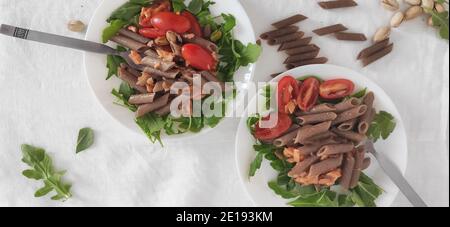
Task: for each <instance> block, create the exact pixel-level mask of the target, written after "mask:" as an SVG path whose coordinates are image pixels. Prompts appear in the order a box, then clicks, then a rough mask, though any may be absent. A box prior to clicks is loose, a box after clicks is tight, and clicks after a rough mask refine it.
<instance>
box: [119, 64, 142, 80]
mask: <svg viewBox="0 0 450 227" xmlns="http://www.w3.org/2000/svg"><path fill="white" fill-rule="evenodd" d="M120 67H121V68H124V69H125V70H126V71H127V72H129V73H130V74H131V75H133V76H135V77H140V76H141V75H142V73H141V72H139V71H138V70H136V69H133V68H131V67H130V66H129V65H127V64H126V63H120Z"/></svg>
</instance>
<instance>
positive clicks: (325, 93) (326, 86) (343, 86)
mask: <svg viewBox="0 0 450 227" xmlns="http://www.w3.org/2000/svg"><path fill="white" fill-rule="evenodd" d="M354 89H355V84H354V83H353V82H352V81H350V80H346V79H335V80H327V81H325V82H323V83H322V84H321V85H320V97H322V98H324V99H339V98H343V97H345V96H348V95H350V94H351V93H353V90H354Z"/></svg>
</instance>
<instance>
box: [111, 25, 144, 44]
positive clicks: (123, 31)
mask: <svg viewBox="0 0 450 227" xmlns="http://www.w3.org/2000/svg"><path fill="white" fill-rule="evenodd" d="M119 34H120V35H123V36H126V37H128V38H130V39H133V40H135V41H137V42H140V43H143V44H147V43H148V42H150V39H149V38H146V37H144V36H141V35H139V34H138V33H135V32H132V31H130V30H128V29H125V28H121V29H120V30H119Z"/></svg>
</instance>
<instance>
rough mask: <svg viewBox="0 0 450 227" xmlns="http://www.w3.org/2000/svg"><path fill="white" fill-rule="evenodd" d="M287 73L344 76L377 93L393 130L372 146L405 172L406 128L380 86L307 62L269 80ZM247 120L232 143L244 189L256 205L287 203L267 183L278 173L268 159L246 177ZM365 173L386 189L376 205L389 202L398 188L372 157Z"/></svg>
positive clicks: (250, 143)
mask: <svg viewBox="0 0 450 227" xmlns="http://www.w3.org/2000/svg"><path fill="white" fill-rule="evenodd" d="M286 75H291V76H293V77H295V78H298V77H302V76H306V75H315V76H318V77H320V78H322V79H324V80H329V79H336V78H345V79H349V80H351V81H353V82H354V83H355V85H356V88H355V89H356V90H358V89H363V88H366V87H367V89H368V90H370V91H372V92H374V94H375V97H376V101H375V104H374V105H375V108H376V109H377V111H379V110H385V111H387V112H389V113H391V114H392V115H393V116H394V117H395V120H396V123H397V126H396V128H395V130H394V132H393V133H392V134H391V135H390V136H389V138H388V139H387V140H385V141H383V140H379V141H378V142H377V143H376V144H375V148H376V149H377V151H379V152H383V153H384V154H385V155H386V156H387V157H388V158H389V159H390V160H392V161H393V162H394V163H395V164H396V165H397V166H398V168H399V169H400V170H401V171H402V173H404V172H405V170H406V165H407V153H408V150H407V140H406V132H405V128H404V125H403V121H402V119H401V117H400V114H399V113H398V110H397V108H396V107H395V105H394V103H393V102H392V100H391V99H390V98H389V96H388V95H387V94H386V93H385V92H384V91H383V89H381V88H380V87H379V86H378V85H376V84H375V83H374V82H372V81H371V80H369V79H368V78H367V77H365V76H364V75H361V74H359V73H357V72H355V71H353V70H350V69H347V68H344V67H339V66H334V65H309V66H303V67H299V68H295V69H292V70H289V71H287V72H285V73H283V74H281V75H279V76H278V77H276V78H274V79H273V80H272V81H271V82H277V81H279V80H280V79H281V78H282V77H284V76H286ZM255 102H256V98H253V99H252V100H251V101H250V106H252V105H254V104H255ZM250 114H251V113H250ZM246 120H247V116H244V117H242V119H241V121H240V123H239V126H238V131H237V133H236V144H235V149H236V165H237V170H238V173H239V176H240V179H241V181H242V183H243V185H244V187H245V190H246V191H247V192H248V195H249V196H250V197H251V199H252V200H253V202H254V204H255V205H256V206H286V203H287V202H288V201H289V200H285V199H282V198H281V197H279V196H278V195H276V194H275V193H274V192H273V191H272V190H271V189H270V188H269V187H268V186H267V183H268V182H269V181H271V180H274V179H276V176H277V173H276V171H275V170H273V169H272V167H271V166H270V165H269V164H268V162H267V161H264V162H263V164H262V166H261V169H259V170H258V171H257V173H256V175H255V176H254V177H252V178H250V179H249V177H248V172H249V167H250V163H251V162H252V161H253V159H254V158H255V155H256V153H255V151H254V150H253V147H252V146H253V144H254V142H255V139H254V138H253V136H252V135H251V134H250V132H249V131H248V129H247V126H246ZM365 173H366V174H367V175H368V176H370V177H371V178H373V180H374V181H375V183H376V184H378V185H379V186H380V187H381V188H383V190H384V191H385V192H384V193H383V194H382V195H381V196H380V198H379V199H378V200H377V201H376V203H377V205H378V206H389V205H391V203H392V202H393V201H394V199H395V197H396V195H397V193H398V188H397V187H396V186H395V185H394V184H393V183H392V182H391V181H390V179H389V177H388V176H386V175H385V174H384V172H383V171H382V170H381V168H380V167H379V166H378V164H377V163H376V161H375V159H374V158H373V157H372V165H371V166H370V168H369V169H367V170H366V171H365Z"/></svg>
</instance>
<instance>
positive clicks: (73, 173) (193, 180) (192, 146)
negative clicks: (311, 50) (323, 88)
mask: <svg viewBox="0 0 450 227" xmlns="http://www.w3.org/2000/svg"><path fill="white" fill-rule="evenodd" d="M236 1H237V0H236ZM100 2H101V0H58V1H55V0H40V1H35V0H0V12H2V16H1V18H0V23H5V24H11V25H16V26H20V27H26V28H31V29H35V30H40V31H45V32H50V33H55V34H60V35H65V36H71V37H75V38H83V37H84V34H83V33H74V32H70V31H69V30H67V28H66V26H67V23H68V21H69V20H71V19H79V20H82V21H83V22H85V23H86V24H87V23H88V22H89V20H90V18H91V17H92V15H93V13H94V10H95V9H96V7H97V6H98V5H99V4H100ZM241 3H242V5H243V6H244V8H245V10H246V11H247V13H248V15H249V17H250V19H251V21H252V23H253V26H254V29H255V32H256V35H259V34H261V33H262V32H264V31H266V30H268V29H270V26H269V24H270V23H272V22H274V21H276V20H278V19H283V18H285V17H287V16H290V15H292V14H294V13H301V14H304V15H306V16H308V17H309V18H310V19H308V20H307V21H304V22H302V23H301V30H303V31H305V32H306V34H310V35H311V34H312V32H311V31H312V30H313V29H315V28H318V27H321V26H325V25H330V24H334V23H338V22H339V23H343V24H345V25H346V26H348V27H349V28H350V30H351V31H355V32H363V33H365V34H366V35H367V36H368V37H371V36H372V34H373V33H374V32H375V30H376V29H377V28H378V27H379V26H381V25H385V24H388V23H389V20H390V17H391V15H392V12H389V11H386V10H384V9H383V8H382V7H380V5H379V1H363V0H358V3H359V4H360V6H358V7H357V8H352V9H339V10H333V11H326V10H322V9H320V8H319V7H318V6H317V4H316V1H313V0H241ZM238 20H239V18H238ZM313 37H314V38H313V42H314V43H315V44H317V45H318V46H320V47H321V48H322V50H321V55H323V56H326V57H328V58H329V59H330V61H329V63H331V64H336V65H341V66H346V67H349V68H352V69H354V70H357V71H360V72H362V74H364V75H365V76H367V77H369V78H370V79H372V80H374V81H375V82H376V83H377V84H378V85H380V86H381V87H382V88H384V89H385V91H386V92H387V94H388V95H390V97H391V98H392V100H393V101H394V103H395V104H396V105H397V107H398V109H399V111H400V114H401V115H402V117H403V120H404V123H405V127H406V130H407V134H408V148H409V156H408V169H407V173H406V177H407V179H408V180H409V181H410V182H411V184H412V185H413V187H414V188H415V189H417V191H418V193H419V194H420V195H421V196H422V197H423V198H424V200H425V201H426V202H427V203H428V204H429V205H431V206H448V205H449V199H448V196H449V147H448V141H449V137H448V120H449V106H448V103H449V68H448V62H449V57H448V56H449V48H448V42H447V41H444V40H441V39H440V38H438V36H437V35H436V32H435V30H434V29H433V28H430V27H428V26H426V18H425V17H423V18H419V19H416V20H415V21H408V22H406V23H404V24H402V25H401V26H400V28H398V29H394V31H393V32H392V35H391V39H392V41H393V42H394V51H393V52H392V53H391V54H390V55H389V56H387V57H385V58H384V59H383V60H381V61H379V62H377V63H375V64H373V65H370V66H369V67H366V68H362V67H361V66H360V64H359V63H358V62H356V61H355V56H356V55H357V53H358V52H359V51H360V50H361V49H362V48H364V47H366V46H368V45H369V42H357V43H355V42H344V41H337V40H335V39H334V38H333V37H317V36H313ZM284 58H285V56H284V55H283V54H282V53H277V52H276V49H275V48H273V47H269V46H267V45H265V44H264V53H263V55H262V57H261V59H260V61H259V62H258V63H257V67H256V72H255V80H256V81H268V80H269V75H270V74H271V73H276V72H279V71H282V70H283V66H282V64H281V63H282V61H283V60H284ZM82 60H83V54H82V52H79V51H74V50H71V49H64V48H59V47H55V46H49V45H44V44H39V43H34V42H28V41H24V40H18V39H12V38H10V37H5V36H0V61H1V62H0V97H1V99H0V206H251V205H252V202H251V200H250V198H249V197H248V196H247V194H246V192H245V191H244V188H243V187H242V185H241V183H240V182H239V178H238V175H237V172H236V170H235V161H234V156H235V155H234V136H235V130H236V128H237V124H238V121H239V119H234V120H231V121H229V122H231V124H220V125H219V126H218V127H217V128H216V129H215V130H213V131H212V132H211V133H209V134H208V135H205V136H204V137H195V138H192V139H189V140H183V141H175V142H171V143H167V144H166V145H165V147H164V148H161V147H160V146H159V145H152V144H151V143H149V141H148V140H147V139H146V138H145V137H143V136H140V135H137V134H135V133H133V132H130V131H129V130H127V129H125V128H123V127H122V126H121V125H119V124H118V123H117V122H115V121H114V120H113V119H112V118H111V117H110V116H109V115H108V114H107V113H106V112H105V111H104V110H103V109H102V108H101V107H100V105H99V104H98V102H97V101H96V100H95V97H94V95H93V93H92V92H91V91H90V88H89V86H88V82H87V79H86V76H85V73H84V68H83V67H84V66H83V61H82ZM98 76H101V77H103V76H105V75H98ZM86 126H89V127H92V128H93V129H94V130H95V137H96V138H95V143H94V145H93V146H92V147H91V148H90V149H89V150H87V151H85V152H83V153H80V154H78V155H76V154H75V151H74V150H75V145H76V138H77V134H78V130H79V129H80V128H82V127H86ZM22 143H30V144H33V145H36V146H41V147H44V148H45V149H46V150H47V152H49V153H50V155H51V156H52V157H53V159H54V163H55V166H56V167H57V169H66V170H67V171H68V172H67V174H66V177H65V179H66V180H67V181H68V182H72V183H73V188H72V191H73V194H74V197H73V198H72V199H70V200H69V201H67V202H65V203H61V202H55V201H51V200H50V199H49V198H34V197H33V194H34V192H35V190H36V189H38V188H39V187H40V186H41V182H37V181H32V180H28V179H26V178H25V177H23V176H22V175H21V172H22V170H24V169H25V168H27V167H26V165H25V164H23V163H22V162H21V161H20V159H21V157H22V156H21V152H20V145H21V144H22ZM391 152H395V151H391ZM393 205H394V206H410V204H409V202H408V201H407V200H406V199H405V198H404V197H403V196H402V195H398V197H397V199H396V200H395V202H394V204H393Z"/></svg>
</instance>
